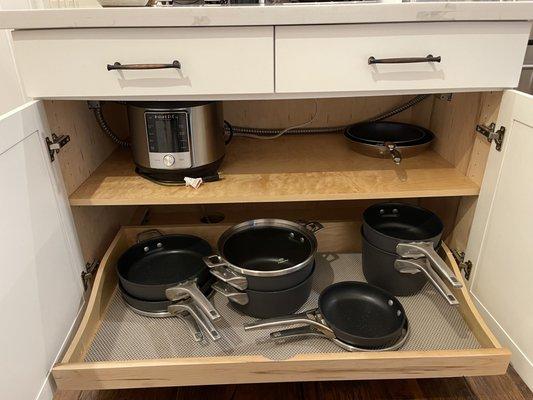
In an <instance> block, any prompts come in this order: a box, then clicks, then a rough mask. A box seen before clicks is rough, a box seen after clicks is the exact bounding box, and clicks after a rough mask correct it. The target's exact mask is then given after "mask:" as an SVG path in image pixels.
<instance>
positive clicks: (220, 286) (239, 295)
mask: <svg viewBox="0 0 533 400" xmlns="http://www.w3.org/2000/svg"><path fill="white" fill-rule="evenodd" d="M211 287H212V288H213V290H214V291H215V292H218V293H220V294H221V295H222V296H224V297H225V298H227V299H228V300H229V301H231V302H232V303H236V304H240V305H241V306H245V305H246V304H248V302H249V299H248V294H246V293H244V292H239V291H238V290H236V289H235V288H234V287H233V286H230V285H228V284H227V283H224V282H215V283H213V284H212V285H211Z"/></svg>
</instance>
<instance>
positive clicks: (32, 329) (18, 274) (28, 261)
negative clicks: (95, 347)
mask: <svg viewBox="0 0 533 400" xmlns="http://www.w3.org/2000/svg"><path fill="white" fill-rule="evenodd" d="M45 121H46V120H45V117H44V110H43V107H42V104H40V103H39V102H31V103H27V104H25V105H23V106H22V107H19V108H17V109H15V110H13V111H12V112H10V113H7V114H4V115H0V221H1V226H2V229H0V254H1V258H0V260H1V261H0V265H1V274H2V278H1V279H0V313H1V315H2V318H1V320H0V349H2V350H1V353H2V356H1V357H0V371H2V373H1V374H0V398H2V399H17V400H19V399H20V400H26V399H28V400H30V399H36V398H40V399H46V398H51V392H52V391H51V387H50V385H49V382H48V373H49V371H50V369H51V366H52V364H53V363H54V361H55V359H56V357H57V355H58V353H59V351H60V349H61V347H62V345H63V342H64V341H65V339H66V337H67V335H68V333H69V331H70V329H71V327H72V324H73V322H74V321H75V319H76V315H77V313H78V310H79V308H80V304H81V302H82V298H83V287H82V285H81V281H80V277H79V274H80V271H81V268H82V262H81V255H80V252H79V248H78V247H77V246H78V244H77V239H76V237H75V232H74V231H73V226H72V217H71V215H70V209H69V208H68V204H67V203H66V196H65V193H64V188H63V186H62V180H61V176H60V172H59V168H58V167H57V166H56V165H53V164H51V162H50V159H49V156H48V153H47V150H46V146H45V145H44V141H43V137H44V136H47V135H50V133H49V132H48V128H47V126H46V122H45ZM55 164H57V162H56V163H55Z"/></svg>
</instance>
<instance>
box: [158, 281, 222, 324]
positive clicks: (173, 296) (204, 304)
mask: <svg viewBox="0 0 533 400" xmlns="http://www.w3.org/2000/svg"><path fill="white" fill-rule="evenodd" d="M165 294H166V296H167V299H169V300H170V301H176V300H180V299H182V298H183V294H187V295H189V296H190V297H191V299H192V301H194V303H195V304H196V305H198V307H200V309H202V311H203V312H204V313H205V314H206V315H207V316H208V317H209V319H211V320H212V321H216V320H217V319H219V318H220V314H219V313H218V311H217V310H216V309H215V307H213V305H212V304H211V303H210V301H209V300H208V299H207V297H205V295H204V294H203V293H202V291H201V290H200V289H198V286H197V285H196V280H190V281H185V282H181V283H179V284H177V285H176V286H174V287H171V288H168V289H167V290H166V291H165Z"/></svg>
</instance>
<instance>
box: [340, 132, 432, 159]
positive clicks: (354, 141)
mask: <svg viewBox="0 0 533 400" xmlns="http://www.w3.org/2000/svg"><path fill="white" fill-rule="evenodd" d="M344 136H345V137H346V139H348V141H349V142H350V146H351V148H352V149H353V150H354V151H356V152H358V153H361V154H364V155H367V156H370V157H378V158H392V160H393V161H394V162H395V163H396V164H400V162H401V161H402V159H403V158H407V157H413V156H415V155H417V154H419V153H421V152H423V151H424V150H426V149H427V148H428V147H429V146H430V145H431V142H432V141H433V139H434V138H435V135H434V134H433V132H431V131H429V130H428V129H425V128H422V127H420V126H417V125H411V124H404V123H400V122H361V123H358V124H354V125H351V126H349V127H348V128H347V129H346V132H345V133H344Z"/></svg>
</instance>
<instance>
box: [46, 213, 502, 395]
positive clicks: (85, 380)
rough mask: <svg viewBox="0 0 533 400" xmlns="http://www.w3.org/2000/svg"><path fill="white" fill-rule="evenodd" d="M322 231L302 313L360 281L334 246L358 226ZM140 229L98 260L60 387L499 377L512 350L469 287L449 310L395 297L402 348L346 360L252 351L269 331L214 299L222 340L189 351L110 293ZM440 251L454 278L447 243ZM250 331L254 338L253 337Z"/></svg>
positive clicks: (335, 355)
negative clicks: (343, 284)
mask: <svg viewBox="0 0 533 400" xmlns="http://www.w3.org/2000/svg"><path fill="white" fill-rule="evenodd" d="M229 226H230V225H228V224H220V225H219V224H217V225H208V226H206V225H203V226H197V225H196V226H163V227H157V228H158V229H160V230H161V231H162V232H164V233H178V232H181V233H189V234H197V235H199V236H202V237H204V238H205V239H206V240H208V241H209V242H210V243H212V244H214V243H216V240H217V238H218V236H219V235H220V234H221V233H222V232H223V231H224V230H225V229H227V228H228V227H229ZM324 226H325V229H323V230H322V231H320V232H318V233H317V239H318V243H319V252H320V253H319V254H318V255H317V264H316V265H317V272H316V274H315V279H314V283H313V285H314V286H313V291H312V294H311V298H310V301H309V302H308V303H309V304H307V306H310V305H312V304H311V303H312V302H313V301H315V302H316V297H317V296H318V293H319V291H320V290H317V286H316V285H317V284H318V285H320V284H326V285H327V284H329V283H331V282H332V281H336V280H362V273H361V271H360V255H359V254H346V253H344V254H341V253H339V250H340V248H339V247H338V246H339V242H343V243H344V244H346V242H347V241H346V240H339V239H340V238H343V237H346V235H350V238H353V240H351V242H354V243H356V242H357V240H355V239H356V238H357V232H358V230H359V228H360V225H359V224H358V223H355V222H329V223H328V222H327V223H324ZM146 229H148V228H147V227H146V226H144V227H128V228H122V229H121V230H120V232H119V233H118V234H117V236H116V238H115V240H114V241H113V243H112V244H111V246H110V248H109V249H108V251H107V253H106V255H105V256H104V258H103V260H102V263H101V266H100V269H99V271H98V274H97V276H96V279H95V282H94V288H93V291H92V293H91V296H90V299H89V301H88V305H87V310H86V312H85V315H84V317H83V320H82V322H81V325H80V327H79V329H78V331H77V333H76V334H75V336H74V339H73V341H72V343H71V344H70V346H69V348H68V350H67V352H66V354H65V356H64V357H63V359H62V360H61V362H60V363H59V364H57V365H56V366H55V367H54V369H53V376H54V378H55V380H56V383H57V385H58V387H59V388H61V389H112V388H131V387H157V386H184V385H206V384H224V383H251V382H283V381H313V380H348V379H387V378H424V377H450V376H468V375H492V374H503V373H505V371H506V369H507V365H508V362H509V357H510V354H509V352H508V351H507V350H506V349H504V348H502V347H501V346H500V345H499V344H498V342H497V340H496V339H495V338H494V337H493V335H492V334H491V332H490V331H489V330H488V328H487V327H486V325H485V323H484V322H483V320H482V319H481V317H480V316H479V314H478V312H477V311H476V309H475V308H474V307H473V305H472V302H471V300H470V298H469V296H468V293H467V290H466V289H465V288H463V289H460V290H458V289H453V290H454V294H455V295H456V297H457V298H458V299H459V301H460V305H459V306H458V307H455V308H454V307H451V306H448V305H447V303H446V301H445V300H444V299H442V298H441V297H439V295H438V294H437V293H436V292H435V291H434V290H433V289H432V287H430V285H428V286H427V287H426V288H424V291H423V292H421V294H417V295H416V296H410V297H400V301H401V302H402V304H403V305H404V307H405V309H406V313H407V316H408V318H409V323H410V329H411V333H410V335H409V337H408V339H407V342H406V344H405V346H404V347H403V348H402V349H401V350H399V351H390V352H356V353H349V352H345V351H343V350H341V349H339V348H338V347H336V346H335V345H334V344H333V343H331V342H329V341H328V340H325V339H318V338H317V339H311V340H301V341H298V342H292V343H282V344H272V343H270V344H266V343H262V344H258V343H257V339H259V338H261V337H266V336H267V333H266V332H261V331H257V332H248V333H245V332H244V330H243V329H242V322H243V321H249V320H252V319H251V318H249V317H246V316H240V315H239V314H238V313H237V312H236V311H234V310H231V309H230V308H229V307H228V306H227V305H226V300H225V299H222V298H221V297H219V298H217V297H216V296H217V295H215V297H213V302H214V304H215V306H216V307H217V309H218V310H219V312H220V313H221V314H222V317H223V319H224V320H223V321H222V322H221V323H217V325H218V326H219V328H220V330H221V333H222V336H223V339H221V341H219V342H217V343H212V342H211V343H209V344H208V345H206V346H202V345H199V344H195V343H194V342H193V341H192V339H190V337H189V334H188V331H187V329H186V328H185V327H184V326H182V325H180V321H179V320H178V319H176V318H165V319H158V318H147V317H143V316H139V315H137V314H134V313H133V312H132V311H131V310H130V309H128V308H127V307H126V306H125V305H124V303H123V301H122V299H121V297H120V295H119V294H118V293H117V290H116V289H117V277H116V273H115V263H116V261H117V259H118V257H119V256H120V255H121V254H122V252H123V251H125V250H126V249H127V248H128V247H129V246H131V245H132V244H134V243H135V240H136V235H137V234H138V233H139V232H141V231H143V230H146ZM354 246H356V245H355V244H354ZM343 250H346V247H344V248H343ZM354 250H356V247H354ZM443 254H444V256H445V259H446V260H447V263H448V265H449V266H450V267H451V268H452V269H453V270H454V272H455V273H456V274H457V276H460V275H459V270H458V267H457V264H456V263H455V261H454V260H453V257H452V256H451V254H450V252H449V250H448V249H447V248H446V247H445V246H443ZM315 306H316V305H315ZM179 332H181V333H179ZM248 334H250V335H254V334H255V335H257V337H252V338H250V337H247V336H246V335H248ZM180 335H181V336H180ZM226 339H227V340H228V341H227V342H226ZM228 343H232V345H228Z"/></svg>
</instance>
